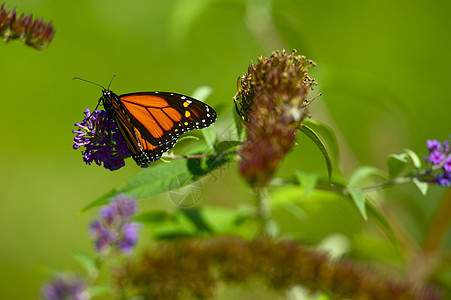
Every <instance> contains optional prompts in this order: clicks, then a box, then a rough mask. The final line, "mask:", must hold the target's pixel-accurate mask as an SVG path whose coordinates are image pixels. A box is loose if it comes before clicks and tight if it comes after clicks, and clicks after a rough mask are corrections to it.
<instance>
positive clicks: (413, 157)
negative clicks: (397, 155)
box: [404, 148, 421, 169]
mask: <svg viewBox="0 0 451 300" xmlns="http://www.w3.org/2000/svg"><path fill="white" fill-rule="evenodd" d="M404 152H405V153H406V154H407V155H408V156H409V158H410V160H411V161H412V164H413V166H414V167H415V168H417V169H420V168H421V159H420V157H419V156H418V154H416V153H415V152H414V151H412V150H410V149H407V148H406V149H404Z"/></svg>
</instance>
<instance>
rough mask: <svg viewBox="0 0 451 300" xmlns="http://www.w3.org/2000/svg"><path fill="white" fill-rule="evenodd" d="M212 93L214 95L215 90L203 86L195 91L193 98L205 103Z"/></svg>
mask: <svg viewBox="0 0 451 300" xmlns="http://www.w3.org/2000/svg"><path fill="white" fill-rule="evenodd" d="M211 93H213V88H212V87H211V86H208V85H203V86H200V87H198V88H197V89H195V90H194V91H193V93H192V95H191V96H192V97H193V98H195V99H198V100H200V101H203V102H205V100H207V98H208V97H210V95H211Z"/></svg>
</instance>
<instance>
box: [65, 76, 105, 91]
mask: <svg viewBox="0 0 451 300" xmlns="http://www.w3.org/2000/svg"><path fill="white" fill-rule="evenodd" d="M74 79H78V80H81V81H85V82H89V83H92V84H95V85H97V86H100V87H101V88H102V89H104V90H106V89H105V87H104V86H103V85H100V84H98V83H95V82H92V81H89V80H86V79H83V78H80V77H74V78H72V80H74ZM110 84H111V82H110ZM108 87H110V86H108Z"/></svg>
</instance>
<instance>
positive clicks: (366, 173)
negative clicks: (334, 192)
mask: <svg viewBox="0 0 451 300" xmlns="http://www.w3.org/2000/svg"><path fill="white" fill-rule="evenodd" d="M371 176H378V177H382V178H384V177H385V174H384V172H383V171H382V170H380V169H378V168H375V167H372V166H362V167H359V168H357V170H355V171H354V173H352V175H351V177H350V178H349V185H350V186H353V187H355V186H356V185H357V184H359V183H360V182H362V181H363V180H365V179H368V178H369V177H371Z"/></svg>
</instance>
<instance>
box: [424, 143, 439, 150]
mask: <svg viewBox="0 0 451 300" xmlns="http://www.w3.org/2000/svg"><path fill="white" fill-rule="evenodd" d="M426 142H427V145H428V149H429V151H434V150H440V148H441V143H440V142H439V141H437V140H427V141H426Z"/></svg>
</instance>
